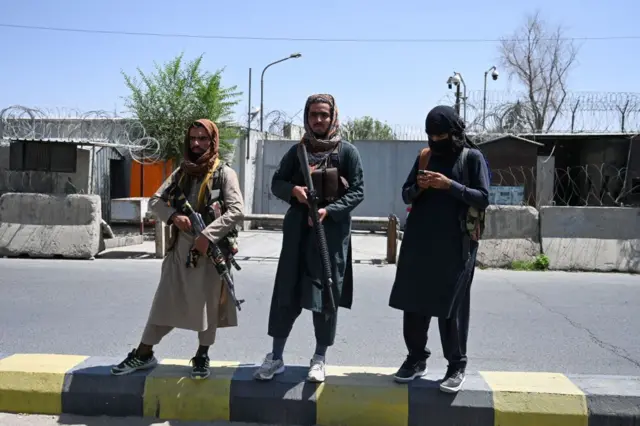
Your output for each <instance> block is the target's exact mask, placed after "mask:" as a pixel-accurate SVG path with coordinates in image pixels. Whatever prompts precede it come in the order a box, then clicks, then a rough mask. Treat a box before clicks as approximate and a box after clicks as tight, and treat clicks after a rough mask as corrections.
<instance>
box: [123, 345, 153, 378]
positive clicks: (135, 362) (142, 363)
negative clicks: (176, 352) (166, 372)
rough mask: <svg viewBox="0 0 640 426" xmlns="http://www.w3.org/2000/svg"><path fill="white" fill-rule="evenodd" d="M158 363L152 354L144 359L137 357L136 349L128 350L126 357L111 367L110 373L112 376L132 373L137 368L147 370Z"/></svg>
mask: <svg viewBox="0 0 640 426" xmlns="http://www.w3.org/2000/svg"><path fill="white" fill-rule="evenodd" d="M156 365H158V360H157V359H156V357H155V356H153V352H151V356H150V357H149V358H146V359H142V358H140V357H138V355H137V351H136V349H134V350H132V351H131V352H129V354H128V355H127V357H126V358H125V359H124V361H122V362H121V363H120V364H118V365H114V366H113V367H111V374H113V375H114V376H124V375H125V374H130V373H133V372H134V371H138V370H147V369H149V368H153V367H155V366H156Z"/></svg>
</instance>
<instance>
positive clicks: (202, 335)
mask: <svg viewBox="0 0 640 426" xmlns="http://www.w3.org/2000/svg"><path fill="white" fill-rule="evenodd" d="M217 331H218V327H217V326H215V325H210V326H209V328H207V329H206V330H204V331H199V332H198V342H199V343H200V346H213V344H214V343H215V341H216V332H217Z"/></svg>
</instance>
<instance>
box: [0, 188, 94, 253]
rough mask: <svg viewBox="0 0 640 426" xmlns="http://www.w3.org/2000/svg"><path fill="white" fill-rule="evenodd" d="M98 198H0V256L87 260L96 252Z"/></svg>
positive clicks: (20, 195)
mask: <svg viewBox="0 0 640 426" xmlns="http://www.w3.org/2000/svg"><path fill="white" fill-rule="evenodd" d="M100 218H101V202H100V197H99V196H98V195H79V194H74V195H67V196H64V195H47V194H33V193H6V194H3V195H2V196H0V256H25V255H26V256H30V257H67V258H79V259H90V258H93V256H95V255H96V254H97V253H98V251H99V248H100V231H101V227H100Z"/></svg>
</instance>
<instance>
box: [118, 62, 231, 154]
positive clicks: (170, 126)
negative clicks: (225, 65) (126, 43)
mask: <svg viewBox="0 0 640 426" xmlns="http://www.w3.org/2000/svg"><path fill="white" fill-rule="evenodd" d="M183 55H184V54H180V55H178V56H176V57H175V58H174V59H172V60H170V61H168V62H166V63H165V64H163V65H158V64H154V65H155V72H153V73H149V74H145V73H144V72H142V70H141V69H140V68H138V69H137V74H138V76H137V77H138V78H137V79H136V78H134V77H131V76H129V75H127V74H125V73H124V72H122V74H123V76H124V79H125V83H126V85H127V87H128V88H129V90H130V91H131V93H130V95H129V96H128V97H127V98H126V106H127V107H128V108H129V109H130V110H131V111H132V112H133V113H134V115H135V117H136V119H137V120H139V121H140V123H141V124H142V125H143V126H144V128H145V130H146V132H147V135H149V136H151V137H153V138H155V139H157V140H158V142H159V143H160V147H161V149H162V150H163V158H164V159H172V160H177V161H178V162H179V161H180V160H181V159H182V144H183V141H184V136H185V132H186V129H187V128H188V126H189V125H190V124H191V123H192V122H193V121H194V120H197V119H200V118H208V119H210V120H212V121H213V122H214V123H216V125H217V126H218V129H219V131H220V153H221V155H223V156H225V155H226V154H228V153H229V152H230V151H231V150H232V149H233V146H232V145H231V144H230V143H229V142H228V141H229V140H232V139H234V138H236V137H237V136H238V133H237V130H236V129H234V128H233V127H232V126H231V122H230V119H231V113H232V110H233V107H234V106H235V105H237V104H238V103H239V100H238V99H237V98H238V97H239V96H240V95H241V94H242V93H241V92H238V91H237V87H236V86H232V87H223V85H222V72H223V69H220V70H217V71H216V72H214V73H210V72H208V71H204V70H203V69H202V67H201V65H202V57H203V55H200V56H199V57H197V58H196V59H194V60H192V61H190V62H185V61H184V59H183Z"/></svg>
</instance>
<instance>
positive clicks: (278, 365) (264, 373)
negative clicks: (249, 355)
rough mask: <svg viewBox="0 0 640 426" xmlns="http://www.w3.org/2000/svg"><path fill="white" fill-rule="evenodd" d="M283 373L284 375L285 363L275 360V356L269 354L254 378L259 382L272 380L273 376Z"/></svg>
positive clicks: (254, 374)
mask: <svg viewBox="0 0 640 426" xmlns="http://www.w3.org/2000/svg"><path fill="white" fill-rule="evenodd" d="M282 373H284V361H282V360H281V359H277V360H274V359H273V354H272V353H268V354H267V356H266V357H265V358H264V361H263V362H262V365H261V366H260V367H258V369H257V370H256V371H255V373H253V377H254V378H255V379H257V380H271V379H273V376H275V375H277V374H282Z"/></svg>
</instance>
